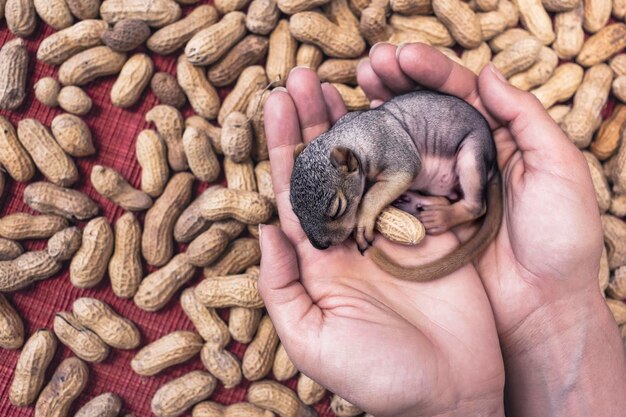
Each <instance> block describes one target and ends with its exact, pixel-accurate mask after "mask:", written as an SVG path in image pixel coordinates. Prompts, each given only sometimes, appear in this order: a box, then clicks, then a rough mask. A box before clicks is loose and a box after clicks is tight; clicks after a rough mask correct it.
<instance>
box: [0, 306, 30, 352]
mask: <svg viewBox="0 0 626 417" xmlns="http://www.w3.org/2000/svg"><path fill="white" fill-rule="evenodd" d="M23 344H24V322H23V321H22V319H21V317H20V316H19V314H17V311H15V309H14V308H13V307H12V306H11V304H9V301H8V300H7V299H6V298H5V297H4V296H3V295H2V294H0V348H2V349H19V348H21V347H22V345H23Z"/></svg>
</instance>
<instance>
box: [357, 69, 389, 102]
mask: <svg viewBox="0 0 626 417" xmlns="http://www.w3.org/2000/svg"><path fill="white" fill-rule="evenodd" d="M356 78H357V81H358V83H359V85H360V86H361V88H362V89H363V91H364V92H365V95H366V96H367V98H369V99H370V101H372V102H373V103H374V102H376V103H379V104H382V102H384V101H387V100H390V99H392V98H393V96H394V94H393V93H392V92H391V91H390V90H389V89H388V88H387V87H385V85H384V84H383V82H382V81H381V79H380V77H378V75H376V73H375V72H374V70H373V69H372V65H371V63H370V61H369V59H364V60H362V61H361V62H360V63H359V65H358V67H357V69H356Z"/></svg>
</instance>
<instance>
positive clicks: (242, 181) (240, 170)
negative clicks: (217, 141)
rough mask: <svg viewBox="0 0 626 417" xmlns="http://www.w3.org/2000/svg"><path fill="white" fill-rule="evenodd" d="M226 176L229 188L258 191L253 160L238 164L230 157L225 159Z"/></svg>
mask: <svg viewBox="0 0 626 417" xmlns="http://www.w3.org/2000/svg"><path fill="white" fill-rule="evenodd" d="M224 174H225V176H226V183H227V184H228V188H230V189H232V190H245V191H257V185H256V178H255V176H254V163H253V162H252V160H251V159H247V160H245V161H243V162H241V163H237V162H234V161H233V160H232V159H231V158H230V157H228V156H227V157H225V158H224Z"/></svg>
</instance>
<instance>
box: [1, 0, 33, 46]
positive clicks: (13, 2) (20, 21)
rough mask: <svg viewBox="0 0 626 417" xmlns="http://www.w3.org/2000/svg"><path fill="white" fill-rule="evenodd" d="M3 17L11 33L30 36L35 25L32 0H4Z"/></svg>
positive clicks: (23, 36)
mask: <svg viewBox="0 0 626 417" xmlns="http://www.w3.org/2000/svg"><path fill="white" fill-rule="evenodd" d="M4 18H5V19H6V21H7V26H8V27H9V30H10V31H11V33H13V34H14V35H15V36H19V37H22V38H25V37H27V36H30V35H31V34H32V33H33V32H34V31H35V27H36V26H37V14H36V13H35V6H34V4H33V0H6V4H5V5H4Z"/></svg>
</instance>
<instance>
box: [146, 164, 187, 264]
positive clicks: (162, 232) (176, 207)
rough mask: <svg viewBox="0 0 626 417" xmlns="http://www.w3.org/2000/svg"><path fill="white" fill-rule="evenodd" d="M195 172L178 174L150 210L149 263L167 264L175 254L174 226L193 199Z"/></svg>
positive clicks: (147, 240)
mask: <svg viewBox="0 0 626 417" xmlns="http://www.w3.org/2000/svg"><path fill="white" fill-rule="evenodd" d="M193 178H194V177H193V175H191V174H190V173H187V172H184V173H178V174H176V175H174V176H173V177H172V179H171V180H170V182H169V183H168V184H167V187H166V188H165V191H163V194H162V195H161V196H160V197H159V198H158V199H157V200H156V201H155V202H154V205H153V206H152V207H151V208H150V210H148V212H147V213H146V217H145V220H144V231H143V236H142V238H141V253H142V254H143V257H144V259H145V260H146V262H147V263H148V264H149V265H154V266H163V265H165V264H166V263H167V261H169V260H170V259H171V258H172V256H173V255H174V238H173V233H174V225H175V224H176V220H177V219H178V216H180V214H181V213H182V212H183V210H184V209H185V207H186V206H187V204H189V201H190V200H191V191H192V190H191V186H192V185H193Z"/></svg>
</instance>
